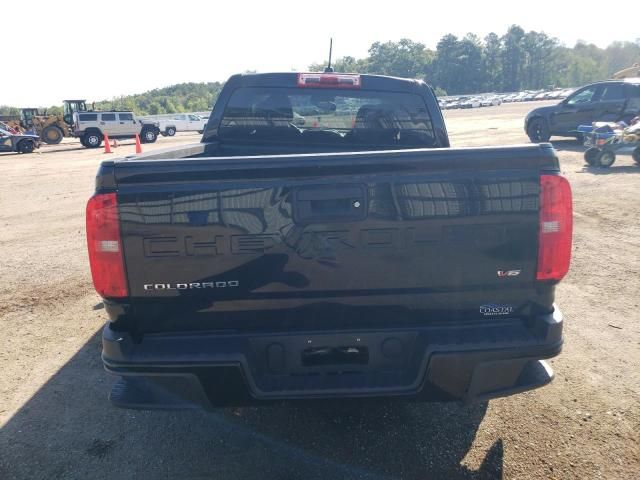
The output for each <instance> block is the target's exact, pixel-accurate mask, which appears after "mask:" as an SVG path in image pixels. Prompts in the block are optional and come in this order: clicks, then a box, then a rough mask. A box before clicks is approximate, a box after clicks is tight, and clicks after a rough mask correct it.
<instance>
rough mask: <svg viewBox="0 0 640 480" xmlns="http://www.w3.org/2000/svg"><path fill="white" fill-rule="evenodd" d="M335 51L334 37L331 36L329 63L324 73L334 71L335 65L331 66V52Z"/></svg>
mask: <svg viewBox="0 0 640 480" xmlns="http://www.w3.org/2000/svg"><path fill="white" fill-rule="evenodd" d="M332 51H333V38H329V64H328V65H327V68H325V69H324V73H332V72H333V67H332V66H331V52H332Z"/></svg>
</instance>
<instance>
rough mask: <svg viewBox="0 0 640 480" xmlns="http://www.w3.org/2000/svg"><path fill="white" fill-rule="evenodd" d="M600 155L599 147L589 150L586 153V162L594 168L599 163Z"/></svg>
mask: <svg viewBox="0 0 640 480" xmlns="http://www.w3.org/2000/svg"><path fill="white" fill-rule="evenodd" d="M599 155H600V149H599V148H597V147H591V148H588V149H587V151H586V152H584V161H585V162H587V163H588V164H589V165H591V166H594V165H595V164H596V163H597V162H598V156H599Z"/></svg>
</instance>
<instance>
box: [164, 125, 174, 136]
mask: <svg viewBox="0 0 640 480" xmlns="http://www.w3.org/2000/svg"><path fill="white" fill-rule="evenodd" d="M166 132H167V135H169V136H170V137H173V136H174V135H175V134H176V127H167V130H166Z"/></svg>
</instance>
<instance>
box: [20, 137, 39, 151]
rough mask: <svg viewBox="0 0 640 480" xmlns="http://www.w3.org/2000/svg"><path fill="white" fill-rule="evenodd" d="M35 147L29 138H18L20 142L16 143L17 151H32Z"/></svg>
mask: <svg viewBox="0 0 640 480" xmlns="http://www.w3.org/2000/svg"><path fill="white" fill-rule="evenodd" d="M35 148H36V146H35V145H34V143H33V142H32V141H31V140H20V143H18V151H19V152H20V153H33V150H34V149H35Z"/></svg>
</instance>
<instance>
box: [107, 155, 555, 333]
mask: <svg viewBox="0 0 640 480" xmlns="http://www.w3.org/2000/svg"><path fill="white" fill-rule="evenodd" d="M557 170H558V163H557V158H556V156H555V153H554V151H553V149H552V148H551V146H550V145H548V144H547V145H529V146H517V147H500V148H465V149H436V150H434V149H430V150H422V149H421V150H403V151H383V152H358V153H337V154H311V155H285V156H282V155H281V156H261V157H230V158H222V157H221V158H198V159H189V158H186V159H176V160H171V159H169V160H137V161H136V160H134V161H132V160H124V161H118V162H115V163H114V164H113V171H114V178H115V187H116V189H117V199H118V206H119V215H120V229H121V235H122V245H123V250H124V258H125V266H126V274H127V280H128V288H129V295H130V298H129V301H130V304H131V305H132V307H133V308H137V314H141V313H143V312H144V311H145V308H149V309H151V308H153V309H154V310H149V312H150V315H151V316H152V317H153V316H154V315H155V314H154V313H153V312H154V311H155V312H156V313H157V314H158V316H159V314H160V313H162V314H163V317H164V318H165V321H166V317H167V313H171V308H172V307H173V308H175V310H173V314H172V315H173V316H174V317H175V319H176V321H178V322H179V321H180V320H181V319H182V320H184V321H185V322H187V321H188V319H190V318H191V319H192V318H193V316H194V315H196V316H198V317H199V318H200V319H202V318H205V319H206V318H210V317H213V316H215V314H216V313H218V312H241V311H242V312H247V311H251V310H256V309H260V310H276V311H277V310H283V309H291V308H300V307H305V306H309V305H312V304H318V303H323V304H327V303H328V304H334V305H343V306H374V307H379V306H390V307H391V306H394V305H402V306H403V308H409V309H418V310H420V311H423V312H424V311H426V312H427V313H428V314H430V315H431V317H432V318H437V319H438V320H442V321H446V320H447V319H448V318H451V317H456V318H461V317H464V318H485V317H489V318H497V317H500V316H503V315H508V316H513V315H518V314H525V313H529V312H530V309H532V308H533V309H538V310H546V311H549V310H550V309H551V302H552V298H549V295H550V294H549V290H541V291H539V290H538V289H537V288H536V266H537V252H538V230H539V222H540V219H539V203H540V201H539V192H540V174H541V172H544V171H547V172H550V173H553V172H557ZM147 305H148V307H147ZM159 305H160V307H159ZM162 305H164V306H165V307H166V310H162V308H165V307H162ZM177 306H179V308H176V307H177Z"/></svg>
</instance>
